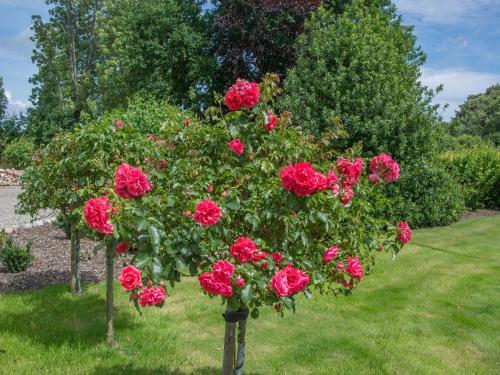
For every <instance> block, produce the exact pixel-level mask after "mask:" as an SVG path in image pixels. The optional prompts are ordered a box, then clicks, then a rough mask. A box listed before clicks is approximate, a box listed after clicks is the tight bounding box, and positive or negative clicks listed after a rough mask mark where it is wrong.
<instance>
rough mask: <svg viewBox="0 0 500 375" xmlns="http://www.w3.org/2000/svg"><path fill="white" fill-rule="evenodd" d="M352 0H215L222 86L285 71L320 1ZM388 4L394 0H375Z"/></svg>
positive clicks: (333, 6)
mask: <svg viewBox="0 0 500 375" xmlns="http://www.w3.org/2000/svg"><path fill="white" fill-rule="evenodd" d="M351 1H352V0H255V1H247V0H213V1H212V2H213V5H214V10H213V12H214V23H215V27H214V40H215V53H216V56H217V60H218V62H219V64H220V67H221V73H222V77H221V79H222V81H221V87H218V89H219V90H220V89H222V88H224V86H227V85H228V84H231V83H232V82H234V81H235V79H236V78H240V77H241V78H250V79H255V80H257V79H261V78H262V77H263V76H264V75H265V74H266V73H277V74H279V75H280V76H281V77H282V78H284V77H285V74H286V71H287V69H288V68H290V67H291V66H293V65H294V63H295V60H296V49H295V47H294V46H295V41H296V39H297V37H298V36H299V35H300V34H301V33H302V32H303V30H304V22H305V21H306V19H307V18H308V17H309V16H310V14H311V13H312V12H314V11H315V10H316V9H317V8H318V7H319V6H320V5H322V6H324V7H325V8H327V9H330V10H331V11H332V12H333V14H341V13H342V12H343V11H344V9H345V7H346V6H347V5H348V4H349V3H350V2H351ZM372 3H373V4H374V5H376V6H379V7H384V6H386V5H388V4H389V3H390V0H372Z"/></svg>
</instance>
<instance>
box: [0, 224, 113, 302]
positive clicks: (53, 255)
mask: <svg viewBox="0 0 500 375" xmlns="http://www.w3.org/2000/svg"><path fill="white" fill-rule="evenodd" d="M11 237H12V238H13V239H14V241H15V242H18V243H21V244H24V243H26V242H27V241H29V240H31V241H32V242H33V245H32V247H31V254H32V255H33V256H34V260H33V263H32V264H31V265H30V266H29V267H28V268H27V269H26V270H25V271H23V272H19V273H7V272H6V270H5V268H4V267H3V266H2V265H0V293H4V292H13V291H24V290H35V289H41V288H44V287H46V286H48V285H52V284H64V283H68V285H69V280H70V267H71V253H70V240H69V239H67V238H66V236H65V235H64V232H63V231H61V230H60V229H57V228H55V227H54V226H53V225H51V224H48V225H43V226H41V227H37V228H31V229H21V230H18V231H17V232H16V233H14V234H12V235H11ZM96 244H97V243H96V242H94V241H91V240H86V239H84V240H82V243H81V263H80V266H81V268H80V272H81V278H82V281H84V282H98V281H102V280H104V279H105V276H106V262H105V259H106V254H105V250H104V249H103V250H100V251H99V252H98V253H97V254H96V255H94V247H95V245H96ZM121 266H122V262H121V261H119V260H118V261H116V262H115V277H116V276H117V275H119V272H120V270H121Z"/></svg>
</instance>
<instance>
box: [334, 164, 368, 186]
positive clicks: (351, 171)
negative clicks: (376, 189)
mask: <svg viewBox="0 0 500 375" xmlns="http://www.w3.org/2000/svg"><path fill="white" fill-rule="evenodd" d="M337 166H338V168H339V172H340V173H341V174H342V186H344V187H346V186H352V185H355V184H357V183H358V182H359V178H360V177H361V173H362V172H363V161H362V160H361V159H360V158H356V159H354V160H352V159H344V158H339V159H338V160H337Z"/></svg>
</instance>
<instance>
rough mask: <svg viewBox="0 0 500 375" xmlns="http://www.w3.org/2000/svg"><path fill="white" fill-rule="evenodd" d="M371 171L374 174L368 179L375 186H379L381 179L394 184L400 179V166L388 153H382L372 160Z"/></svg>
mask: <svg viewBox="0 0 500 375" xmlns="http://www.w3.org/2000/svg"><path fill="white" fill-rule="evenodd" d="M370 171H372V173H371V174H370V175H369V176H368V179H369V180H370V181H371V182H372V183H374V184H378V183H379V182H380V179H383V180H384V181H385V182H392V181H396V180H397V179H398V178H399V164H398V163H397V162H396V161H395V160H394V159H393V158H392V157H390V156H389V155H387V154H386V153H381V154H380V155H377V156H375V157H374V158H373V159H372V160H371V162H370Z"/></svg>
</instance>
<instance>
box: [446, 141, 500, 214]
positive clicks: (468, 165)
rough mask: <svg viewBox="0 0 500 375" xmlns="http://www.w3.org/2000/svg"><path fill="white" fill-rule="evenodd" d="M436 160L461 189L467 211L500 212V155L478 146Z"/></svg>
mask: <svg viewBox="0 0 500 375" xmlns="http://www.w3.org/2000/svg"><path fill="white" fill-rule="evenodd" d="M439 160H440V162H441V163H442V164H443V166H444V168H445V169H446V171H447V172H448V173H449V174H451V176H453V178H454V179H455V181H456V182H457V183H458V184H459V185H460V187H461V188H462V191H463V192H464V196H465V204H466V206H467V207H469V208H472V209H477V208H494V209H498V208H500V196H499V194H498V192H499V191H500V151H498V150H497V149H495V148H494V147H491V146H480V147H475V148H472V149H464V150H460V151H449V152H446V153H444V154H442V155H441V156H440V157H439Z"/></svg>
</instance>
